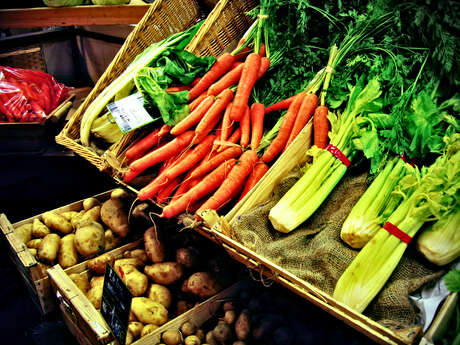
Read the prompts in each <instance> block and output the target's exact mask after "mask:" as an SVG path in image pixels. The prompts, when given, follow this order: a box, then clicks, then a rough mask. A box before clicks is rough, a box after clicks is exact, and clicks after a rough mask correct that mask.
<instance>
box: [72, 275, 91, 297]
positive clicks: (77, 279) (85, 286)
mask: <svg viewBox="0 0 460 345" xmlns="http://www.w3.org/2000/svg"><path fill="white" fill-rule="evenodd" d="M69 278H70V279H72V281H73V282H74V283H75V285H77V287H78V288H79V289H80V290H81V291H82V292H83V293H84V294H85V295H86V294H87V293H88V290H89V281H88V279H87V278H86V276H85V275H83V274H78V273H71V274H69Z"/></svg>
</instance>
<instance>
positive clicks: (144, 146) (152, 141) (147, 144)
mask: <svg viewBox="0 0 460 345" xmlns="http://www.w3.org/2000/svg"><path fill="white" fill-rule="evenodd" d="M170 129H171V126H168V125H163V126H162V127H161V128H157V129H155V130H154V131H153V132H152V133H150V134H148V135H147V136H145V137H144V138H143V139H141V140H139V141H138V142H137V143H135V144H134V145H132V146H131V147H130V148H129V149H128V150H127V151H126V154H125V156H126V159H128V161H133V160H135V159H138V158H140V157H142V155H143V154H144V153H145V152H147V150H148V149H150V148H151V147H154V146H157V145H158V144H159V143H160V141H161V139H163V137H164V136H165V135H166V134H168V133H169V131H170Z"/></svg>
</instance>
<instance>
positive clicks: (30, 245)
mask: <svg viewBox="0 0 460 345" xmlns="http://www.w3.org/2000/svg"><path fill="white" fill-rule="evenodd" d="M40 243H42V239H41V238H34V239H33V240H30V241H29V242H27V243H26V246H27V247H28V248H35V249H38V247H40Z"/></svg>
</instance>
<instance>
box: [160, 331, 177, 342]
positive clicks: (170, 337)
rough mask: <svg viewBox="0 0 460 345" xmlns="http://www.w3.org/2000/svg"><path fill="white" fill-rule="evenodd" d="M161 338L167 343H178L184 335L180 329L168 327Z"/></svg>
mask: <svg viewBox="0 0 460 345" xmlns="http://www.w3.org/2000/svg"><path fill="white" fill-rule="evenodd" d="M161 340H162V341H164V343H165V344H166V345H178V344H180V343H181V341H182V336H181V335H180V333H179V331H177V330H174V329H168V330H167V331H166V332H164V333H163V334H162V335H161Z"/></svg>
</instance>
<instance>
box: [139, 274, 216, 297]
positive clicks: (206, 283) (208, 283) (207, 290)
mask: <svg viewBox="0 0 460 345" xmlns="http://www.w3.org/2000/svg"><path fill="white" fill-rule="evenodd" d="M146 267H147V266H146ZM221 289H222V287H221V286H220V284H219V283H218V282H217V281H216V279H215V278H214V277H213V276H212V275H211V274H210V273H209V272H195V273H193V274H192V275H191V276H190V277H189V278H188V279H187V280H186V282H185V283H184V285H183V292H186V293H190V294H192V295H195V296H197V297H200V298H203V299H204V298H208V297H211V296H214V295H215V294H216V293H218V292H219V291H220V290H221Z"/></svg>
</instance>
